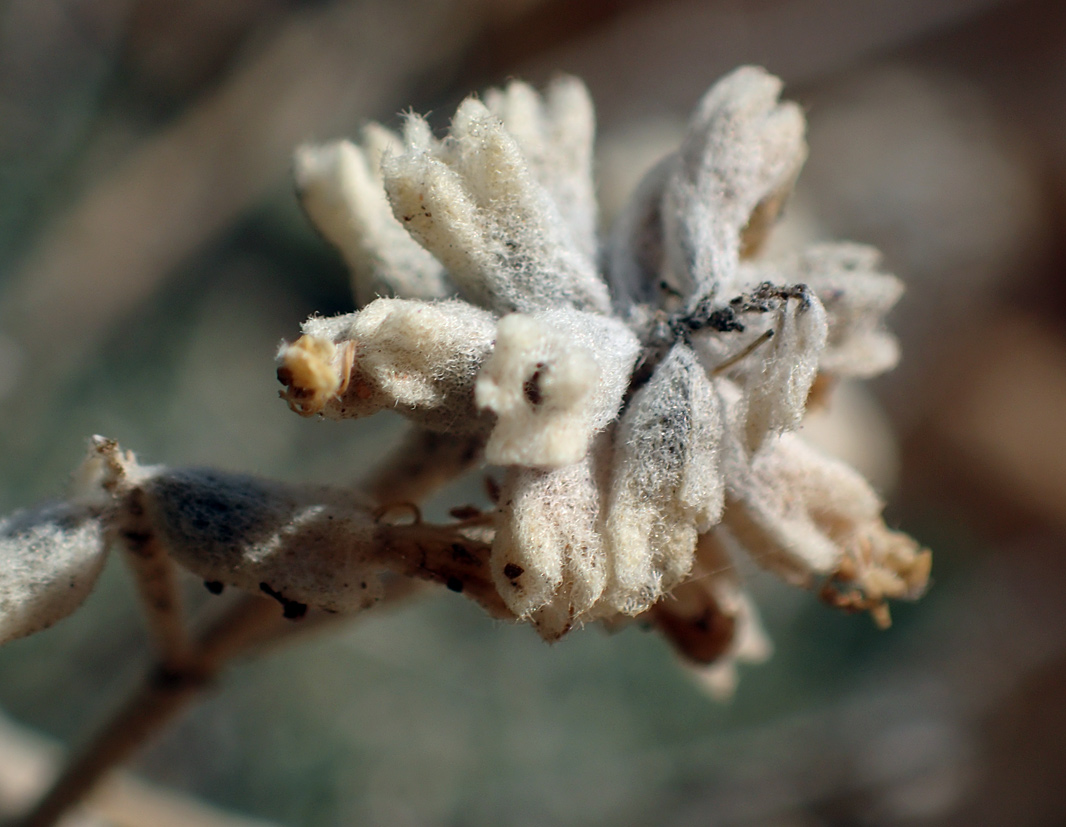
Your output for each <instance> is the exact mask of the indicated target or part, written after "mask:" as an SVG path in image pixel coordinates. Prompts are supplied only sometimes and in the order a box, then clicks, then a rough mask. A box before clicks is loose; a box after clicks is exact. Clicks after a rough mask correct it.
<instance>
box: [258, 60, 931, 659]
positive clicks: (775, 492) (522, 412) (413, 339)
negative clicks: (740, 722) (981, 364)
mask: <svg viewBox="0 0 1066 827" xmlns="http://www.w3.org/2000/svg"><path fill="white" fill-rule="evenodd" d="M780 89H781V84H780V81H778V80H777V79H776V78H774V77H772V76H770V75H768V74H767V73H766V72H765V71H763V70H761V69H757V68H751V67H745V68H741V69H738V70H737V71H735V72H733V73H732V74H730V75H729V76H727V77H726V78H724V79H723V80H721V81H720V82H719V83H718V84H717V85H715V86H714V88H712V89H711V91H710V92H708V93H707V95H706V96H705V97H704V99H703V100H702V101H701V102H700V105H699V106H698V107H697V110H696V113H695V114H694V115H693V118H692V120H691V122H690V123H689V126H688V131H687V133H686V136H685V138H684V141H683V142H682V145H681V147H680V149H679V150H678V151H677V152H675V153H674V154H672V155H670V156H669V157H667V158H666V159H664V160H663V161H662V162H661V163H660V164H658V165H657V166H656V167H655V168H654V169H653V170H652V172H651V173H649V174H648V176H647V177H646V178H645V180H644V181H643V182H642V184H641V185H640V186H639V187H638V189H637V191H636V193H635V194H634V196H633V198H632V200H631V203H630V204H629V206H628V208H627V209H626V210H625V211H624V212H623V213H622V215H621V216H620V217H619V218H618V220H617V221H616V223H615V226H614V228H613V229H612V231H611V232H610V233H609V235H608V236H607V239H606V241H605V242H604V243H603V245H602V246H599V245H598V244H597V241H596V237H595V233H594V231H593V228H594V227H595V226H596V222H597V217H596V205H595V202H594V200H593V198H592V192H593V185H592V180H591V177H590V171H591V157H592V156H591V152H592V133H593V116H592V109H591V105H590V103H589V99H588V95H587V93H586V92H585V90H584V88H583V87H582V85H581V84H580V83H579V82H578V81H576V80H574V79H571V78H566V79H562V80H559V81H556V82H555V83H554V84H552V85H551V86H549V88H548V89H547V91H546V92H545V93H544V95H543V96H541V95H538V94H537V93H536V92H535V91H533V90H532V89H531V88H530V87H529V86H527V85H526V84H523V83H518V82H515V83H511V84H510V85H509V86H508V87H507V88H506V89H503V90H493V91H491V92H489V93H488V94H487V95H486V96H485V97H484V99H483V100H478V99H476V98H470V99H468V100H466V101H465V102H464V103H463V104H462V105H461V106H460V107H459V109H458V110H457V112H456V114H455V117H454V119H453V121H452V124H451V128H450V130H449V132H448V134H447V136H445V137H443V138H437V137H434V135H433V134H432V132H431V130H430V128H429V126H428V125H427V124H426V122H425V121H424V120H422V119H421V118H419V117H418V116H416V115H411V116H409V117H408V119H407V122H406V124H405V127H404V134H403V136H402V137H401V136H396V135H388V134H387V133H386V132H385V131H384V130H383V129H382V128H381V127H373V128H372V129H370V130H369V131H368V132H367V133H366V135H365V137H364V141H363V145H362V146H355V145H353V144H350V143H348V142H341V143H338V144H331V145H326V146H320V147H305V148H303V149H301V150H300V151H299V152H298V154H297V180H298V181H299V183H300V191H301V193H302V197H303V199H304V203H305V205H306V207H307V212H308V215H309V216H310V218H311V220H312V221H313V222H314V223H315V224H316V226H318V227H319V229H320V230H321V231H322V233H323V234H324V235H325V236H326V237H327V238H328V239H330V240H331V241H332V242H333V243H334V244H335V245H336V246H337V247H338V248H339V249H340V250H341V251H342V252H343V253H344V255H345V256H346V257H347V259H348V260H349V262H351V263H352V276H353V279H354V285H355V294H356V296H357V297H359V298H360V300H361V301H362V302H363V306H362V309H360V310H359V311H357V312H356V313H354V314H351V315H349V316H344V317H340V318H338V319H317V318H313V319H311V320H309V321H308V323H307V324H306V325H305V327H304V336H303V337H301V339H299V340H298V341H297V342H296V343H294V344H292V345H283V347H282V348H281V351H280V353H279V360H280V363H281V370H280V372H279V376H280V377H281V378H282V381H283V382H284V383H285V385H286V389H285V391H284V393H283V395H284V396H286V398H288V399H289V400H290V403H291V402H292V400H293V399H300V400H303V399H309V400H313V403H309V404H308V405H307V406H306V407H302V408H301V409H300V410H301V412H304V413H306V412H310V411H312V410H315V411H319V412H321V413H323V414H324V415H326V416H330V417H346V416H361V415H364V414H365V413H369V412H372V411H373V410H377V409H380V408H385V407H391V408H394V409H397V410H399V411H401V412H404V413H406V414H408V415H409V416H410V418H412V419H413V420H414V421H415V422H417V423H418V424H419V425H420V426H423V427H425V428H429V429H432V430H436V431H441V432H443V433H445V434H464V435H465V434H471V433H475V434H477V435H478V437H477V439H478V443H477V444H478V447H479V448H480V450H481V451H483V453H484V457H485V459H486V460H487V461H488V462H489V463H490V464H493V465H499V466H503V467H504V468H505V469H506V473H505V478H504V484H503V489H502V492H501V494H500V499H499V503H498V508H497V510H496V514H495V518H494V523H493V526H492V528H493V532H492V534H493V538H494V539H493V540H492V559H491V568H492V574H493V578H494V582H495V584H496V588H497V589H498V591H499V594H500V596H501V597H502V598H503V600H504V602H505V603H506V605H507V607H508V608H509V609H510V610H511V611H512V612H513V613H514V614H515V615H516V616H517V617H519V618H523V619H527V620H529V621H530V622H532V623H533V625H534V626H536V628H537V629H538V630H539V631H540V633H541V634H542V635H543V636H544V637H545V638H547V639H556V638H558V637H559V636H561V635H562V634H564V633H565V632H566V631H567V630H568V629H570V628H571V627H573V626H574V625H575V624H580V623H582V622H584V621H588V620H597V619H608V620H609V619H612V618H616V617H618V616H619V615H624V616H633V615H638V614H642V613H646V612H649V611H650V615H649V616H650V617H651V618H652V619H653V620H654V621H656V622H657V623H658V624H659V625H660V626H661V627H662V628H663V629H664V630H665V631H667V633H668V635H669V636H670V637H671V638H672V639H673V640H674V641H675V642H676V643H678V645H679V646H680V647H681V648H682V649H683V650H684V651H685V652H686V653H687V654H689V655H690V656H691V657H692V658H693V659H695V660H697V661H700V662H705V663H708V662H712V661H715V660H719V659H721V658H723V657H726V658H727V659H728V657H730V656H732V657H739V658H744V657H754V656H755V655H756V654H758V653H764V652H765V651H766V646H764V645H755V644H754V643H752V641H753V640H762V638H761V636H760V635H759V634H758V633H757V623H758V621H757V618H756V616H755V612H754V607H753V606H752V604H751V603H750V601H749V600H747V599H746V598H745V597H744V595H743V591H742V583H741V582H740V581H739V579H738V576H737V575H736V570H735V566H734V565H733V560H734V556H735V555H737V554H742V553H745V552H746V553H747V554H748V555H750V556H751V557H752V558H753V559H754V560H755V561H756V562H757V563H758V564H759V565H761V566H764V567H766V568H768V569H770V570H772V571H775V572H777V573H778V574H780V575H781V576H783V577H784V578H785V579H786V580H788V581H789V582H792V583H795V584H797V585H802V586H805V587H808V588H812V589H815V590H818V591H819V592H820V594H821V595H822V596H823V598H824V599H825V600H826V601H827V602H829V603H831V604H833V605H836V606H840V607H843V608H847V609H867V610H870V611H871V612H872V613H873V614H874V617H875V619H877V621H878V622H879V623H882V624H885V623H887V622H888V610H887V607H886V600H887V599H889V598H915V597H917V596H919V595H920V594H921V593H922V591H923V590H924V588H925V586H926V581H927V577H928V573H929V552H928V551H924V550H921V549H920V548H919V547H918V545H917V544H916V543H915V542H914V541H913V540H911V539H910V538H909V537H907V536H905V535H902V534H898V533H895V532H892V531H890V530H889V529H887V528H886V527H885V525H884V523H883V522H882V521H881V517H880V512H881V508H882V503H881V502H880V500H879V499H878V498H877V496H876V495H875V494H874V493H873V491H872V490H871V489H870V487H869V485H867V483H866V482H865V481H864V480H863V479H862V478H861V477H860V476H859V475H857V474H856V473H855V472H854V471H852V470H851V469H849V468H847V467H845V466H843V465H842V464H841V463H839V462H838V461H836V460H833V459H830V458H827V457H824V456H821V455H820V454H818V453H817V452H816V451H815V450H814V449H813V448H812V447H810V446H809V445H807V444H805V443H804V442H803V440H802V439H801V437H800V436H798V435H797V434H796V433H794V432H795V431H796V429H797V428H798V427H799V426H800V424H801V422H802V419H803V415H804V411H805V408H806V404H807V398H808V395H809V394H810V391H811V387H812V384H813V383H814V380H815V378H816V377H817V376H819V375H822V376H853V377H866V376H871V375H874V374H876V373H878V372H881V371H884V370H886V369H888V368H890V367H892V366H893V364H894V363H895V361H896V359H897V356H898V353H897V347H896V343H895V340H894V338H893V337H892V336H891V335H890V334H889V333H887V332H886V331H885V329H884V327H883V318H884V315H885V313H886V312H887V311H888V310H889V309H890V308H891V307H892V305H893V304H894V303H895V301H896V300H897V299H898V297H899V294H900V291H901V288H900V284H899V282H898V281H897V280H896V279H895V278H894V277H893V276H890V275H888V274H885V273H882V272H880V271H879V270H878V256H877V253H876V252H875V251H873V250H871V249H869V248H866V247H861V246H858V245H854V244H838V245H832V244H830V245H822V246H817V247H813V248H810V249H808V250H805V251H803V252H801V253H799V254H797V255H794V256H791V257H789V258H784V259H774V260H767V259H764V258H761V257H760V252H761V251H762V249H763V246H764V242H765V240H766V236H767V234H768V233H769V231H770V229H771V228H772V225H773V223H774V219H775V218H776V216H777V213H778V212H779V211H780V209H781V207H782V205H783V203H784V201H785V198H786V197H787V195H788V192H789V190H790V189H791V187H792V185H793V182H794V181H795V179H796V176H797V174H798V172H799V169H800V167H801V166H802V163H803V161H804V159H805V156H806V145H805V143H804V137H803V133H804V120H803V116H802V113H801V111H800V109H799V108H798V107H797V106H795V105H794V104H790V103H782V102H780V101H779V99H778V96H779V93H780ZM369 159H380V161H379V164H378V165H377V166H374V164H373V162H372V161H371V160H369ZM352 170H357V172H353V171H352ZM404 231H406V232H404ZM382 250H388V251H389V254H388V255H383V254H382V253H381V251H382ZM425 253H428V254H429V255H428V257H427V256H425V255H424V254H425ZM416 258H417V260H418V261H419V262H421V264H420V265H419V267H420V268H421V269H417V271H413V270H411V269H410V268H407V269H401V270H398V269H397V266H396V262H397V261H399V260H403V261H412V260H415V259H416ZM412 272H417V275H416V276H412ZM372 295H383V296H397V297H400V299H407V300H408V301H401V300H400V299H396V298H378V299H371V296H372ZM450 296H457V297H458V298H459V299H460V300H461V301H455V300H454V299H452V298H446V297H450ZM418 313H422V314H426V317H427V318H429V317H431V318H433V320H434V323H433V324H432V325H422V326H415V325H411V324H408V323H407V322H406V320H407V319H408V318H409V317H411V316H413V315H414V314H418ZM383 317H384V319H385V320H386V322H387V323H385V324H382V323H380V322H379V321H378V320H380V319H382V318H383ZM368 318H369V319H372V320H374V321H366V322H364V320H365V319H368ZM474 319H476V320H477V322H476V324H474V323H473V320H474ZM389 320H392V321H391V322H389ZM308 340H310V341H311V342H315V343H317V342H318V341H319V340H321V345H318V344H315V347H314V350H313V351H312V348H311V347H310V345H309V344H307V342H308ZM312 352H313V353H314V354H316V356H315V359H316V362H315V365H314V367H313V368H311V367H309V366H308V359H309V358H310V357H309V354H311V353H312ZM349 353H351V354H353V357H354V358H353V359H351V360H350V361H349V360H347V359H346V358H345V354H349ZM303 375H313V376H316V377H317V376H319V375H322V376H325V377H327V379H326V380H323V381H319V383H318V384H314V383H312V382H301V381H300V379H299V377H300V376H303ZM394 377H403V378H404V381H402V382H400V381H391V379H390V378H394ZM430 386H432V388H433V389H434V392H433V393H429V392H425V388H427V387H430ZM323 388H326V389H328V388H347V390H337V391H334V392H333V393H332V395H329V393H328V392H327V393H324V392H323V390H322V389H323ZM352 388H356V389H357V390H356V391H355V392H354V395H355V396H358V397H360V398H361V399H365V400H367V403H366V404H356V403H354V402H353V391H352ZM301 404H302V403H301ZM418 438H420V439H421V438H422V437H421V436H419V437H418ZM429 461H431V460H429ZM671 594H672V595H673V599H670V600H665V601H664V600H663V598H664V596H666V595H671ZM701 630H702V631H701ZM745 641H746V643H745ZM711 642H713V645H711Z"/></svg>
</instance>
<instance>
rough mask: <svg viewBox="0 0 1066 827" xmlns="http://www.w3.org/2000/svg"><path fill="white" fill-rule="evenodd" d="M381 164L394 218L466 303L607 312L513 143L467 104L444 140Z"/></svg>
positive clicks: (600, 288) (601, 293)
mask: <svg viewBox="0 0 1066 827" xmlns="http://www.w3.org/2000/svg"><path fill="white" fill-rule="evenodd" d="M382 168H383V172H384V179H385V189H386V191H387V192H388V195H389V200H390V202H391V203H392V209H393V213H394V214H395V215H396V218H397V219H398V220H399V221H400V222H401V223H402V224H403V225H404V226H405V227H406V228H407V230H408V232H409V233H411V235H412V236H413V237H414V238H415V239H416V240H417V241H418V242H419V243H420V244H422V246H424V247H425V248H426V249H427V250H429V252H431V253H432V254H433V255H434V256H435V257H436V258H437V259H438V260H439V261H440V262H441V263H442V264H443V265H444V266H445V267H446V268H447V270H448V273H449V275H450V276H451V278H452V280H453V281H454V282H455V284H456V286H457V287H458V289H459V291H460V293H462V295H463V296H464V297H465V298H467V299H468V300H470V301H472V302H474V303H475V304H479V305H481V306H482V307H486V308H489V309H490V310H493V311H495V312H497V313H508V312H511V311H516V310H517V311H519V312H529V311H533V310H540V309H544V308H548V307H558V306H560V305H570V306H573V307H576V308H578V309H583V310H595V311H598V312H601V313H606V312H607V311H608V310H609V309H610V301H609V298H608V295H607V288H606V286H605V285H604V283H603V282H602V281H601V280H600V278H599V275H598V274H597V272H596V267H595V263H594V261H593V259H592V258H590V257H589V256H588V255H587V254H586V253H585V252H584V251H582V250H581V248H580V246H579V245H578V244H577V242H575V240H574V237H573V235H572V234H571V231H570V228H569V227H568V226H567V225H566V223H565V221H564V220H563V217H562V214H561V213H560V210H559V207H558V205H557V204H556V203H554V201H553V200H552V197H551V195H549V193H548V191H547V190H546V189H545V188H544V187H543V186H542V185H541V184H540V183H538V182H537V180H536V179H535V177H534V176H533V174H532V173H531V171H530V167H529V164H528V163H527V161H526V159H525V157H524V156H523V154H522V151H521V149H520V148H519V146H518V143H517V142H516V140H515V139H514V138H513V137H512V136H511V135H510V134H509V133H508V132H507V130H506V129H505V128H504V126H503V125H502V124H501V123H500V121H499V120H498V119H497V118H496V117H495V116H494V115H492V113H491V112H489V110H488V109H487V108H486V107H485V106H484V104H482V103H480V102H479V101H477V100H476V99H473V98H468V99H467V100H466V101H464V102H463V103H462V104H461V105H460V107H459V109H458V111H457V112H456V113H455V118H454V119H453V121H452V128H451V132H450V136H449V138H448V140H447V141H445V142H444V143H442V144H440V145H434V146H431V147H429V148H425V147H424V145H422V144H420V143H419V144H409V145H408V147H407V150H406V151H405V152H404V153H402V154H399V155H395V156H390V157H386V159H385V161H384V163H383V167H382Z"/></svg>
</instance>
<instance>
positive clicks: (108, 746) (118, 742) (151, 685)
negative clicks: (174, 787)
mask: <svg viewBox="0 0 1066 827" xmlns="http://www.w3.org/2000/svg"><path fill="white" fill-rule="evenodd" d="M277 614H278V609H277V606H276V605H274V604H273V603H272V602H271V601H269V600H267V599H265V598H261V597H257V596H252V595H249V596H246V597H244V598H242V599H241V600H240V601H238V602H237V603H236V604H234V605H232V606H231V607H230V608H229V609H228V610H227V611H226V612H225V613H224V614H223V615H222V616H221V617H220V618H218V619H217V620H216V621H215V622H214V623H212V624H211V625H210V626H209V627H208V628H207V629H206V630H205V631H204V632H203V633H202V634H200V635H199V636H198V637H197V639H196V642H195V644H194V647H193V649H192V651H191V652H190V654H189V657H188V658H187V659H186V661H185V664H184V666H183V667H182V669H181V670H180V671H173V670H171V669H168V668H166V667H164V666H162V665H160V664H157V665H156V666H154V667H153V668H152V669H151V670H150V671H149V673H148V675H147V676H146V677H145V679H144V680H143V682H142V683H141V684H140V686H138V687H137V689H136V690H135V691H134V693H133V695H132V696H131V697H130V698H129V699H128V700H127V701H126V703H125V704H123V705H122V706H121V707H120V708H119V709H118V710H117V712H116V713H115V714H114V715H112V717H111V718H110V719H109V720H108V722H107V723H106V724H105V726H104V728H103V729H102V730H100V731H99V732H98V733H97V734H96V735H95V737H93V738H92V739H91V740H90V741H89V743H88V744H86V745H85V747H83V748H82V750H81V751H80V752H78V753H76V754H75V755H74V756H73V757H72V758H71V760H70V762H69V763H68V764H67V766H66V768H65V769H64V770H63V772H62V773H61V774H60V776H59V778H57V779H56V781H55V783H54V784H53V785H52V787H51V788H50V789H49V791H48V792H47V793H46V794H45V796H44V798H42V799H41V801H40V802H39V803H38V804H37V806H36V807H34V809H33V810H32V811H31V812H30V813H29V814H28V815H27V816H26V817H25V818H24V819H23V820H22V821H21V822H19V825H20V827H50V825H54V824H55V823H56V822H57V821H58V820H59V818H60V817H61V816H62V815H63V814H64V813H65V812H67V810H69V809H70V808H71V807H73V806H74V805H76V804H77V803H78V802H80V801H81V800H82V798H84V797H85V796H86V795H87V794H88V793H89V791H90V790H92V788H93V787H94V786H95V785H96V783H97V782H98V781H99V780H100V779H101V778H102V777H103V776H104V775H105V774H106V773H107V772H108V771H109V770H111V769H112V768H113V767H115V766H116V765H118V764H120V763H121V762H123V761H125V760H126V758H128V757H129V756H130V755H131V754H132V753H133V752H134V751H135V750H136V749H138V748H139V747H140V746H141V745H142V744H143V743H145V742H146V741H147V740H148V739H149V738H151V736H153V735H154V734H156V733H157V732H159V730H160V729H161V728H162V727H163V725H164V724H166V723H167V722H168V721H169V720H170V719H171V718H173V717H174V716H175V715H176V714H177V713H178V712H179V711H181V710H182V709H183V708H184V707H185V706H186V705H188V703H189V702H190V701H191V700H193V699H194V698H195V697H196V696H197V695H199V693H200V692H201V690H202V689H203V688H204V687H205V686H206V685H207V684H208V683H209V682H210V681H211V680H212V679H213V678H214V677H215V675H216V674H217V673H218V670H219V669H220V668H221V667H222V665H223V664H224V663H225V662H226V660H227V659H228V658H230V657H232V656H233V655H234V654H236V653H237V652H239V651H240V650H241V649H242V648H244V646H245V645H246V644H247V642H248V640H249V639H254V638H255V635H256V632H257V631H258V630H259V629H261V627H262V626H263V624H264V623H266V622H272V621H273V618H274V617H275V616H276V615H277Z"/></svg>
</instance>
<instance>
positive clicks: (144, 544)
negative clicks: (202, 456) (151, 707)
mask: <svg viewBox="0 0 1066 827" xmlns="http://www.w3.org/2000/svg"><path fill="white" fill-rule="evenodd" d="M140 494H141V492H140V491H139V490H137V491H133V492H131V494H130V496H129V498H128V500H127V505H126V507H125V508H123V509H122V510H121V512H120V513H121V517H120V519H121V524H120V525H117V526H115V527H114V529H113V531H114V534H115V536H116V538H117V539H118V542H119V544H120V545H121V546H122V547H123V550H124V551H125V558H126V562H127V563H128V564H129V567H130V569H131V571H132V572H133V576H134V581H135V583H136V585H137V591H138V593H139V594H140V597H141V607H142V608H143V609H144V614H145V619H146V620H147V622H148V627H149V631H150V633H151V635H152V637H153V639H154V643H155V645H156V649H157V651H158V653H159V662H160V663H161V664H162V665H163V666H164V667H165V668H166V669H168V670H170V671H178V670H180V669H181V668H182V667H183V665H184V664H185V663H186V661H187V660H188V658H189V647H190V642H189V635H188V632H187V627H186V622H185V612H184V609H183V607H182V600H181V589H180V588H179V586H178V570H177V566H175V564H174V561H173V560H171V558H170V556H169V555H168V554H167V551H166V548H165V547H164V546H163V544H162V543H161V542H160V541H159V538H158V537H157V536H156V533H155V530H154V529H153V527H152V525H151V523H150V522H149V521H148V520H147V519H146V518H145V514H144V506H143V503H142V501H141V500H142V497H141V496H140Z"/></svg>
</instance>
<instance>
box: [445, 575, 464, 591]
mask: <svg viewBox="0 0 1066 827" xmlns="http://www.w3.org/2000/svg"><path fill="white" fill-rule="evenodd" d="M444 585H445V586H447V587H448V590H449V591H453V592H460V593H461V592H462V591H463V581H462V580H460V579H459V578H458V577H449V578H448V581H447V582H446V583H445V584H444Z"/></svg>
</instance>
